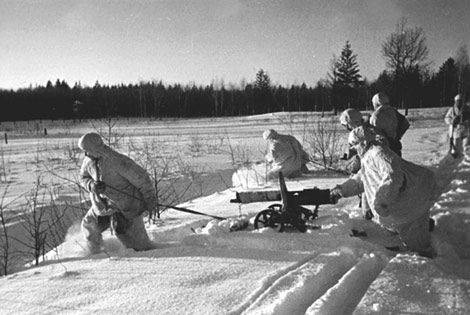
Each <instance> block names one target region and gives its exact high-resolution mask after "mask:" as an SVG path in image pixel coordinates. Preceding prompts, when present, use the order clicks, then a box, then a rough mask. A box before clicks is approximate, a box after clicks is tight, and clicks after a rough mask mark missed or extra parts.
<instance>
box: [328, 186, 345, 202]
mask: <svg viewBox="0 0 470 315" xmlns="http://www.w3.org/2000/svg"><path fill="white" fill-rule="evenodd" d="M341 197H343V196H342V195H341V189H340V188H339V187H338V186H336V187H335V188H333V189H331V190H330V201H331V203H338V200H339V199H341Z"/></svg>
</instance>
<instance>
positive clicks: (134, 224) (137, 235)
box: [115, 213, 155, 251]
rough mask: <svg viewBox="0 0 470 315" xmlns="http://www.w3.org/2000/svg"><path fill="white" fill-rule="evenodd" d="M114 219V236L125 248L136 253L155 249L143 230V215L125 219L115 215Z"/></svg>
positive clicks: (118, 214)
mask: <svg viewBox="0 0 470 315" xmlns="http://www.w3.org/2000/svg"><path fill="white" fill-rule="evenodd" d="M115 219H116V227H115V232H116V236H117V237H118V239H119V240H120V241H121V243H122V244H123V245H124V246H125V247H126V248H132V249H134V250H136V251H142V250H149V249H153V248H155V247H154V244H153V243H152V241H150V239H149V237H148V234H147V231H146V230H145V224H144V218H143V215H140V216H138V217H135V218H133V219H127V218H126V217H124V216H123V215H122V214H120V213H116V216H115Z"/></svg>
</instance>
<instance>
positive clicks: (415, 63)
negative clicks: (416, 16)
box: [382, 18, 429, 115]
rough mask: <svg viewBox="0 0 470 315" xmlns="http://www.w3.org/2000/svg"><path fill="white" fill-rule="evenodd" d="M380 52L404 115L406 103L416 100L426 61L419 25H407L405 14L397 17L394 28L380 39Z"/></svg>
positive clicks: (424, 39) (427, 52) (407, 105)
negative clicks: (384, 37)
mask: <svg viewBox="0 0 470 315" xmlns="http://www.w3.org/2000/svg"><path fill="white" fill-rule="evenodd" d="M382 55H383V56H384V58H385V60H386V63H387V67H389V68H390V70H391V71H392V73H393V76H394V86H395V98H398V99H397V101H398V103H399V104H401V106H402V107H404V108H405V115H407V114H408V107H409V103H412V102H416V101H417V99H416V90H417V89H418V88H419V84H420V76H421V75H422V73H423V72H425V70H426V68H427V67H428V65H429V63H427V62H426V60H427V58H428V55H429V49H428V47H427V45H426V36H425V35H424V31H423V29H422V28H421V27H410V26H408V21H407V20H406V18H401V19H400V20H399V21H398V23H397V25H396V29H395V31H394V32H393V33H392V34H390V35H389V36H388V37H387V39H386V40H385V42H383V43H382Z"/></svg>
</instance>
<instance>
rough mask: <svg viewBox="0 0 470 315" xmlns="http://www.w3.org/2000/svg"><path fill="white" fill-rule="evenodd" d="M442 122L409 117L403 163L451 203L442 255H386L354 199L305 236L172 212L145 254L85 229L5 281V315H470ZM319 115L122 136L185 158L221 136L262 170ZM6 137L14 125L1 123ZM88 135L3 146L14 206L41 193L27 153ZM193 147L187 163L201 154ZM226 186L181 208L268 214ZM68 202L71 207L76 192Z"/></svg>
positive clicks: (463, 234) (469, 158) (467, 184)
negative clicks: (272, 140) (269, 149)
mask: <svg viewBox="0 0 470 315" xmlns="http://www.w3.org/2000/svg"><path fill="white" fill-rule="evenodd" d="M444 112H445V109H432V110H431V109H429V110H412V111H410V115H409V118H410V120H411V122H412V127H411V129H410V130H409V131H408V132H407V133H406V134H405V136H404V139H403V147H404V150H403V156H404V158H405V159H407V160H410V161H413V162H415V163H419V164H421V165H425V166H427V167H429V168H431V169H432V170H433V171H434V172H435V173H436V174H437V178H438V180H439V187H440V194H439V195H437V196H436V200H435V204H434V206H433V208H432V209H431V214H432V216H433V218H434V219H435V220H436V229H435V231H434V232H433V233H432V234H433V235H432V238H433V240H432V241H433V246H434V247H435V249H436V251H437V253H438V256H437V257H436V258H435V259H428V258H422V257H419V256H416V255H414V254H413V253H406V252H404V253H398V254H397V253H395V252H391V251H389V250H387V249H386V248H385V246H394V245H397V244H398V243H397V242H398V240H397V238H396V236H395V235H390V234H389V233H388V232H386V231H384V230H383V229H381V228H380V227H379V226H378V225H377V224H375V223H374V222H371V221H365V220H363V219H362V217H361V215H362V214H361V212H360V210H359V209H357V204H358V199H357V198H349V199H342V200H341V201H340V202H339V203H338V204H336V205H324V206H321V207H320V211H319V217H318V219H316V220H313V221H311V222H309V227H310V228H309V229H308V230H307V232H306V233H300V232H298V231H295V230H290V229H288V230H287V231H286V232H284V233H278V232H275V231H273V230H270V229H262V230H253V226H252V225H249V226H248V228H247V229H245V230H242V231H237V232H229V230H228V225H229V223H230V220H228V221H220V222H218V221H211V220H208V219H206V218H204V217H200V216H195V215H192V214H185V213H180V212H176V211H173V210H168V211H167V212H165V213H164V214H163V216H162V220H161V221H160V222H158V223H159V224H157V225H149V226H147V229H148V232H149V235H150V236H151V238H152V240H153V241H154V242H155V244H156V247H157V249H155V250H151V251H147V252H134V251H133V250H127V249H125V248H123V247H122V246H121V245H120V244H119V242H118V241H117V240H116V238H115V237H114V235H111V234H109V233H106V234H105V251H104V252H103V253H101V254H98V255H93V256H88V255H86V253H85V252H84V251H83V250H82V248H83V243H82V240H81V238H80V234H79V231H78V224H77V223H75V224H74V225H73V226H72V227H71V228H70V229H69V233H68V234H67V238H66V240H65V242H63V243H62V244H61V245H60V246H58V247H57V248H56V249H54V250H52V251H50V252H49V253H47V255H46V259H45V261H43V262H42V263H41V264H40V266H38V267H31V268H25V270H23V271H20V272H17V273H14V274H11V275H9V276H6V277H3V278H1V279H0V302H1V305H2V309H1V313H6V314H18V313H29V314H41V313H91V312H98V313H153V314H352V313H354V314H369V313H400V314H403V313H422V314H431V313H432V314H468V313H470V210H469V206H470V151H469V152H467V154H466V155H465V156H464V157H463V158H461V159H457V160H454V159H452V158H450V157H449V156H448V155H447V148H448V147H447V143H448V140H447V138H446V130H447V128H446V126H445V125H444V123H443V114H444ZM315 119H318V116H317V117H315V115H311V114H309V113H300V114H296V115H287V114H282V113H280V114H267V115H260V116H254V117H244V118H230V119H227V118H224V119H199V120H184V121H172V122H170V121H156V122H148V124H143V125H142V126H141V125H140V124H139V125H138V126H133V127H132V126H125V125H123V126H122V127H120V128H121V129H120V130H122V131H126V133H127V135H126V138H125V139H124V140H123V143H124V144H122V147H121V148H124V149H123V151H124V152H125V153H127V152H126V150H125V148H126V146H125V143H128V142H129V141H139V142H145V141H148V139H150V138H151V137H157V136H158V138H159V139H161V141H162V142H161V143H163V144H165V145H164V147H165V148H168V147H169V146H168V144H173V146H175V147H176V148H178V150H179V151H181V152H187V151H186V150H184V148H188V145H189V144H191V143H193V144H194V138H193V139H192V138H191V137H194V135H196V134H197V135H198V137H199V138H200V139H205V141H206V143H207V141H215V142H217V141H220V140H219V139H220V134H221V133H225V134H226V135H228V137H227V140H224V141H228V139H230V141H232V142H233V143H237V144H240V145H242V146H244V147H248V148H251V149H250V152H254V153H253V156H252V157H250V158H251V160H252V162H256V161H258V160H259V159H262V156H263V150H264V143H263V140H262V138H261V133H262V131H263V130H264V129H266V128H275V129H277V130H279V131H283V132H292V133H294V134H295V135H296V136H298V137H300V136H301V133H302V130H303V126H305V122H307V123H309V122H313V121H315ZM131 123H132V122H129V124H131ZM6 127H8V128H10V126H6V125H5V124H2V128H6ZM140 127H141V128H140ZM41 128H42V126H41V127H40V128H39V129H41ZM87 128H89V126H88V127H87V126H86V125H80V124H77V125H76V126H75V127H73V128H72V129H71V130H69V131H68V132H64V131H63V129H61V128H58V129H57V131H54V129H53V128H52V127H48V131H49V132H48V137H49V138H47V139H44V138H35V139H32V138H30V137H28V136H26V135H20V134H18V135H17V137H16V138H15V137H12V140H11V142H10V143H9V144H8V145H4V146H3V147H2V150H3V152H8V154H6V155H5V158H7V159H10V160H9V161H14V162H15V163H13V165H14V166H13V167H12V171H11V173H10V174H12V173H14V176H15V177H13V175H10V176H12V177H11V178H10V187H11V190H10V191H9V194H8V196H7V197H8V198H10V200H13V199H15V196H17V195H19V194H21V192H22V189H23V188H25V187H27V186H28V185H30V184H31V182H30V179H28V176H26V175H25V173H26V174H29V173H31V172H29V173H27V172H25V171H24V169H23V170H22V168H21V165H22V164H21V163H30V162H29V161H30V159H31V158H32V157H34V156H35V152H32V151H33V150H29V149H28V148H37V147H39V146H44V143H45V141H46V142H47V146H46V147H48V148H61V147H62V146H63V145H64V144H67V143H69V141H74V142H76V139H77V138H78V136H79V135H80V134H81V133H83V132H86V131H89V129H87ZM171 128H174V129H172V130H171ZM133 138H135V139H134V140H132V139H133ZM58 143H62V145H59V144H58ZM225 143H226V142H225ZM7 146H8V149H7ZM170 147H171V146H170ZM260 147H261V148H263V150H259V148H260ZM57 150H60V149H57ZM189 151H190V152H188V155H191V154H190V153H194V152H191V150H189ZM49 153H50V152H49ZM129 153H131V154H132V152H129ZM193 158H194V159H193V160H192V162H194V163H199V164H200V165H204V163H207V164H208V165H211V166H210V168H209V167H206V168H205V173H206V174H207V175H208V177H207V178H208V179H209V181H212V182H214V181H215V179H214V178H216V176H212V175H213V174H217V173H218V172H219V171H220V170H231V172H230V176H231V174H232V173H233V171H234V169H233V167H234V166H233V164H231V162H230V159H231V157H230V156H229V155H227V154H226V153H225V150H222V151H216V150H213V151H211V152H208V151H204V153H203V154H200V155H198V156H194V157H193ZM309 167H310V166H309ZM41 171H44V170H41ZM38 172H39V171H38ZM61 172H62V174H63V176H72V174H73V173H74V172H78V169H77V167H76V166H75V167H73V165H72V164H70V163H69V164H67V165H64V166H63V168H62V169H61ZM43 174H48V173H47V172H44V173H43ZM49 174H50V172H49ZM211 174H212V175H211ZM238 174H243V171H239V172H238ZM44 176H46V175H44ZM230 176H227V177H228V181H229V182H230ZM343 180H344V178H341V177H337V176H336V177H334V176H329V177H325V176H324V175H322V176H321V177H320V176H316V175H315V173H313V174H309V175H305V176H304V177H302V178H299V179H296V180H289V181H287V188H288V189H289V190H299V189H303V188H312V187H313V186H316V187H319V188H331V187H332V186H334V185H336V184H338V183H340V182H342V181H343ZM56 181H57V183H58V185H59V184H63V183H61V182H60V180H59V179H57V178H56ZM222 182H224V183H227V179H225V180H224V181H221V183H220V185H219V189H218V190H217V189H215V190H216V191H217V192H215V193H212V194H210V195H208V196H204V197H200V198H196V199H193V200H189V201H187V202H185V203H183V204H181V206H184V207H188V208H190V209H194V210H197V211H201V212H204V213H208V214H211V215H218V216H223V217H229V218H230V219H231V220H235V219H237V218H238V217H239V216H244V217H247V218H249V219H252V218H253V216H254V215H256V214H257V213H258V212H259V211H260V210H263V209H265V208H266V207H267V206H268V205H270V204H271V203H270V202H267V203H262V202H260V203H251V204H246V205H241V206H240V205H238V204H233V203H230V202H229V201H230V199H232V198H234V197H235V191H237V190H240V189H242V188H240V187H230V188H227V185H225V184H222ZM245 183H248V186H249V188H250V189H269V188H271V189H272V188H274V187H277V184H276V183H267V184H263V185H262V186H263V187H256V185H257V184H259V182H256V181H253V180H252V178H248V181H246V182H245ZM228 186H231V185H228ZM61 189H62V186H61ZM63 189H64V190H65V188H63ZM68 193H70V195H71V197H73V190H71V191H68ZM56 199H57V200H60V198H59V197H58V196H57V198H56ZM18 200H19V199H18ZM314 227H320V228H319V229H318V228H314ZM352 228H355V229H360V230H364V231H366V233H367V237H360V238H359V237H351V236H350V233H351V229H352Z"/></svg>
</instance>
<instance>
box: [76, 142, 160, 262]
mask: <svg viewBox="0 0 470 315" xmlns="http://www.w3.org/2000/svg"><path fill="white" fill-rule="evenodd" d="M78 146H79V147H80V149H82V150H83V151H85V159H84V160H83V164H82V167H81V169H80V176H81V178H80V184H81V185H82V186H83V187H84V188H85V189H86V190H88V191H89V192H90V199H91V208H90V210H88V212H87V213H86V215H85V217H84V218H83V220H82V231H83V233H84V235H85V238H86V241H87V245H88V250H89V251H90V253H97V252H99V251H100V250H101V245H102V242H103V240H102V235H101V233H102V232H103V231H105V230H106V229H107V228H112V229H113V230H114V232H115V233H116V236H117V237H118V239H119V240H120V241H121V243H122V244H123V245H124V246H125V247H126V248H133V249H135V250H148V249H152V248H153V244H152V242H151V241H150V239H149V237H148V235H147V232H146V230H145V225H144V221H143V212H144V211H146V210H150V209H154V208H155V206H156V194H155V187H154V185H153V184H152V181H151V179H150V177H149V176H148V174H147V172H146V171H145V170H144V169H143V168H142V167H140V166H139V165H137V164H136V163H135V162H134V161H133V160H131V159H130V158H129V157H127V156H125V155H123V154H120V153H118V152H116V151H114V150H113V149H111V148H110V147H109V146H107V145H105V144H104V143H103V140H102V139H101V137H100V135H98V134H97V133H87V134H85V135H84V136H82V137H81V138H80V140H79V141H78Z"/></svg>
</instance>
